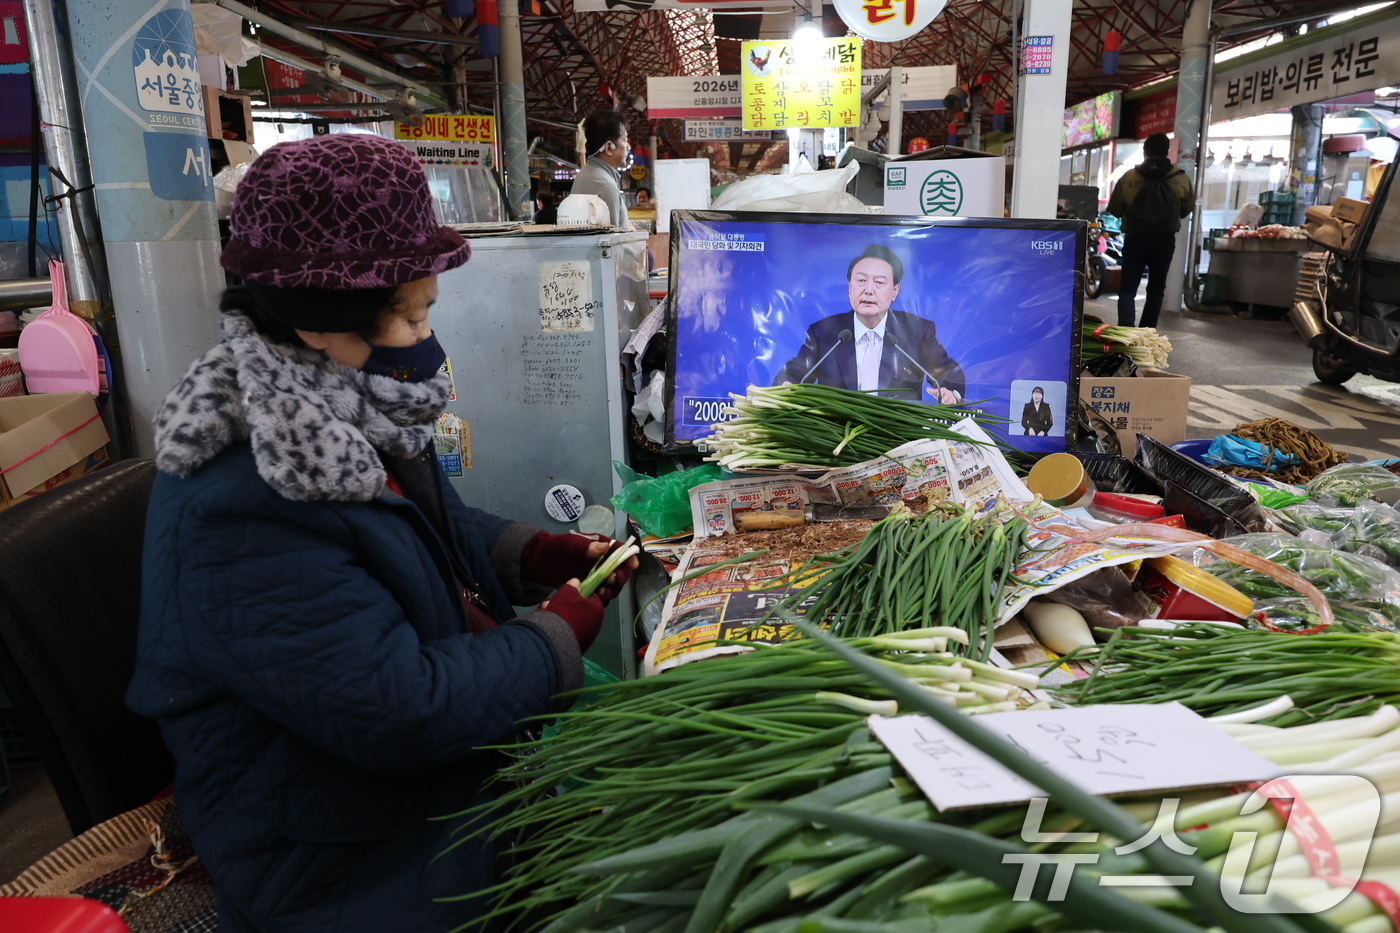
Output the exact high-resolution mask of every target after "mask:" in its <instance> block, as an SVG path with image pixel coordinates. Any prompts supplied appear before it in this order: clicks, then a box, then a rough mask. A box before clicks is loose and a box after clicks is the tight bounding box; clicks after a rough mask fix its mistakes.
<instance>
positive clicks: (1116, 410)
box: [1079, 369, 1191, 459]
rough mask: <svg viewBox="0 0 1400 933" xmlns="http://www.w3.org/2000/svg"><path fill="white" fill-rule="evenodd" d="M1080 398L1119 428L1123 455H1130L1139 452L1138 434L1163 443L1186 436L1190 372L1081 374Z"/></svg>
mask: <svg viewBox="0 0 1400 933" xmlns="http://www.w3.org/2000/svg"><path fill="white" fill-rule="evenodd" d="M1079 399H1080V401H1082V402H1083V403H1084V404H1085V405H1086V406H1088V407H1089V408H1092V409H1093V410H1094V411H1096V412H1098V413H1099V415H1100V416H1101V417H1102V418H1103V419H1104V420H1105V421H1107V422H1108V423H1109V424H1110V425H1111V426H1112V427H1113V429H1114V430H1115V431H1117V432H1118V441H1119V443H1121V444H1122V445H1123V456H1125V457H1128V458H1130V459H1131V458H1132V456H1133V454H1134V453H1136V452H1137V435H1138V434H1146V435H1148V436H1149V437H1152V438H1154V439H1156V440H1158V441H1161V442H1162V443H1163V444H1175V443H1176V442H1178V441H1184V440H1186V409H1187V406H1188V405H1189V404H1190V402H1191V377H1190V376H1178V375H1177V374H1176V373H1167V372H1162V371H1160V370H1155V369H1140V370H1138V374H1137V375H1136V376H1132V377H1128V378H1121V379H1099V378H1097V377H1094V376H1081V377H1080V379H1079Z"/></svg>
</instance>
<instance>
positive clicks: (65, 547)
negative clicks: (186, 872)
mask: <svg viewBox="0 0 1400 933" xmlns="http://www.w3.org/2000/svg"><path fill="white" fill-rule="evenodd" d="M155 475H156V470H155V464H154V463H153V462H152V461H150V460H125V461H122V462H121V463H118V464H115V465H114V466H112V467H109V468H107V469H104V470H99V471H98V472H96V473H93V474H92V475H90V476H85V477H83V478H82V479H78V480H74V481H73V482H71V483H67V484H65V485H63V486H59V487H57V488H55V489H53V490H50V491H49V492H46V493H44V494H43V495H41V496H36V497H35V498H33V499H31V500H29V501H27V502H22V503H20V504H18V505H16V506H14V507H13V508H11V509H9V510H8V511H4V512H0V683H3V684H4V687H5V691H6V693H8V694H9V696H10V700H11V702H13V703H14V706H15V712H16V714H17V715H18V717H19V722H20V725H21V727H22V728H23V729H24V730H25V733H26V735H27V736H28V738H29V739H30V740H31V741H32V742H33V744H34V746H35V748H36V749H37V751H38V754H39V758H40V760H41V761H42V762H43V765H44V767H45V768H46V769H47V770H48V773H49V779H50V780H51V781H52V783H53V787H54V790H55V791H56V792H57V794H58V799H59V802H60V803H61V804H62V805H63V812H64V815H65V816H67V818H68V823H69V825H70V826H71V827H72V829H73V833H74V834H75V835H76V834H78V833H81V832H83V831H84V830H87V829H89V828H90V827H92V826H94V825H96V824H98V823H101V822H102V821H104V820H107V819H110V818H111V817H114V816H116V815H117V814H119V813H122V812H124V811H126V810H129V809H131V808H133V807H137V806H140V805H141V804H144V803H146V802H147V801H149V800H150V799H151V798H152V797H154V796H155V795H156V794H158V793H160V791H161V790H162V789H164V788H165V787H168V786H169V785H170V784H171V782H172V781H173V780H174V776H175V763H174V760H173V759H172V758H171V757H170V753H169V751H167V750H166V748H165V743H164V742H162V741H161V737H160V732H159V730H158V729H157V728H156V724H155V723H154V722H152V721H151V720H149V719H146V718H144V717H142V716H138V715H136V714H135V713H133V712H131V711H130V710H128V709H127V708H126V702H125V694H126V688H127V685H128V684H129V683H130V682H131V676H132V672H133V670H134V669H135V665H136V628H137V623H138V620H139V617H140V605H141V544H142V539H143V538H144V535H145V530H146V504H147V501H148V500H149V499H150V495H151V485H152V483H154V481H155Z"/></svg>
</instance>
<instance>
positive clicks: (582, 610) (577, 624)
mask: <svg viewBox="0 0 1400 933" xmlns="http://www.w3.org/2000/svg"><path fill="white" fill-rule="evenodd" d="M555 537H561V538H562V537H563V535H556V536H555ZM578 582H579V581H578V580H569V581H568V582H567V583H565V584H563V585H562V586H560V587H559V589H558V590H556V591H555V593H554V595H553V596H551V597H550V598H549V599H547V600H545V601H544V602H542V603H540V608H541V609H543V610H545V611H546V612H552V613H554V614H555V615H557V616H558V617H559V618H561V619H563V620H564V621H565V622H566V623H567V624H568V626H569V629H570V630H571V631H572V632H573V633H574V638H576V639H578V647H579V650H580V651H587V650H588V648H589V646H590V645H592V644H593V641H594V639H596V638H597V637H598V633H599V632H600V631H602V630H603V612H604V608H603V600H602V599H600V598H599V597H598V596H597V594H594V595H592V596H590V597H588V598H587V599H584V598H583V594H582V593H580V592H579V591H578Z"/></svg>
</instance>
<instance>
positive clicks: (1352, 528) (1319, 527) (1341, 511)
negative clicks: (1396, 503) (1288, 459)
mask: <svg viewBox="0 0 1400 933" xmlns="http://www.w3.org/2000/svg"><path fill="white" fill-rule="evenodd" d="M1270 514H1271V516H1272V517H1273V519H1274V521H1276V522H1278V524H1279V526H1280V527H1282V528H1283V529H1285V530H1286V531H1290V532H1292V533H1293V534H1295V535H1300V536H1302V537H1304V538H1305V539H1307V540H1309V541H1312V542H1314V543H1319V544H1321V543H1323V542H1324V541H1325V543H1327V544H1329V545H1331V546H1332V547H1335V548H1340V549H1341V550H1343V551H1350V552H1352V553H1354V554H1362V555H1364V556H1366V557H1373V558H1375V559H1376V560H1379V561H1383V562H1384V563H1387V564H1390V565H1391V566H1392V567H1395V566H1400V512H1397V511H1396V510H1395V509H1392V508H1391V507H1390V506H1388V505H1385V504H1383V503H1380V502H1375V501H1373V500H1370V499H1367V500H1365V501H1363V502H1361V503H1360V504H1358V505H1357V506H1356V507H1355V508H1350V509H1349V508H1326V507H1324V506H1320V505H1317V504H1316V503H1313V502H1307V503H1303V504H1300V505H1292V506H1289V507H1288V508H1285V509H1278V510H1277V511H1273V512H1271V513H1270Z"/></svg>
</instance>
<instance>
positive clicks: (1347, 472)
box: [1304, 463, 1400, 505]
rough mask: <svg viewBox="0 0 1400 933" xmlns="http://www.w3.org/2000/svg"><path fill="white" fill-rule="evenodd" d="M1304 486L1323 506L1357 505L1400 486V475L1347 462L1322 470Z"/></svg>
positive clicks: (1363, 464)
mask: <svg viewBox="0 0 1400 933" xmlns="http://www.w3.org/2000/svg"><path fill="white" fill-rule="evenodd" d="M1304 488H1305V489H1307V491H1308V495H1309V496H1310V497H1311V498H1312V499H1313V500H1314V501H1316V502H1318V503H1320V504H1322V505H1356V504H1357V503H1358V502H1360V501H1362V500H1363V499H1373V498H1375V497H1376V495H1377V493H1380V492H1383V491H1385V490H1387V489H1400V476H1396V475H1395V474H1394V473H1392V472H1390V471H1389V470H1387V469H1386V468H1385V467H1379V466H1371V465H1369V464H1365V463H1343V464H1341V465H1339V466H1334V467H1332V468H1331V469H1330V470H1324V471H1323V472H1321V473H1319V474H1318V475H1317V476H1316V477H1314V478H1313V480H1312V481H1311V482H1309V483H1308V485H1307V486H1306V487H1304Z"/></svg>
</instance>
